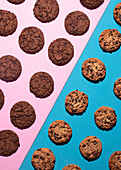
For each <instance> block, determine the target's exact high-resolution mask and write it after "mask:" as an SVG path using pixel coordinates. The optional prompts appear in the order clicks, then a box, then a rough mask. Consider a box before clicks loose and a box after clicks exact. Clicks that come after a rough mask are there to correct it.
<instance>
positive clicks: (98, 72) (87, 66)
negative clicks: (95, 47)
mask: <svg viewBox="0 0 121 170" xmlns="http://www.w3.org/2000/svg"><path fill="white" fill-rule="evenodd" d="M82 74H83V76H84V77H85V78H86V79H87V80H89V81H91V82H94V83H98V82H99V81H102V80H103V79H104V78H105V75H106V68H105V65H104V64H103V62H102V61H101V60H99V59H97V58H89V59H87V60H85V61H84V62H83V64H82Z"/></svg>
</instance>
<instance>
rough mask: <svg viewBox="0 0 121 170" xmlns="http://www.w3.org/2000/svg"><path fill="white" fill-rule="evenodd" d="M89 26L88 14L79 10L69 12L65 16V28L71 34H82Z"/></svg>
mask: <svg viewBox="0 0 121 170" xmlns="http://www.w3.org/2000/svg"><path fill="white" fill-rule="evenodd" d="M89 26H90V20H89V18H88V16H87V15H86V14H85V13H83V12H81V11H74V12H71V13H69V14H68V15H67V16H66V18H65V29H66V31H67V32H68V33H69V34H71V35H75V36H77V35H83V34H85V33H86V32H87V31H88V29H89Z"/></svg>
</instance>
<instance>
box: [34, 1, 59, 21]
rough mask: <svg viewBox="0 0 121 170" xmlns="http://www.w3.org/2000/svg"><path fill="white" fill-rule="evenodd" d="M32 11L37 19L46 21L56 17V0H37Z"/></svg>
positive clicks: (57, 11)
mask: <svg viewBox="0 0 121 170" xmlns="http://www.w3.org/2000/svg"><path fill="white" fill-rule="evenodd" d="M33 11H34V16H35V17H36V18H37V19H38V20H39V21H41V22H43V23H46V22H50V21H53V20H55V19H56V18H57V16H58V14H59V5H58V2H57V1H56V0H37V1H36V3H35V6H34V9H33Z"/></svg>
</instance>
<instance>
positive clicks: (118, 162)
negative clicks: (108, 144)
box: [109, 151, 121, 170]
mask: <svg viewBox="0 0 121 170" xmlns="http://www.w3.org/2000/svg"><path fill="white" fill-rule="evenodd" d="M109 168H110V170H121V151H115V152H114V153H113V154H112V155H111V156H110V158H109Z"/></svg>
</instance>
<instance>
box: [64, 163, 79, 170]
mask: <svg viewBox="0 0 121 170" xmlns="http://www.w3.org/2000/svg"><path fill="white" fill-rule="evenodd" d="M62 170H81V168H80V167H79V166H78V165H74V164H70V165H66V166H65V167H64V168H63V169H62Z"/></svg>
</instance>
